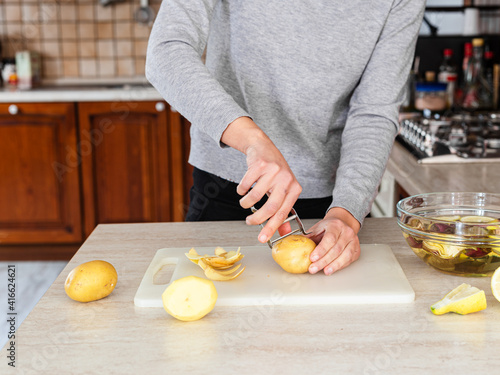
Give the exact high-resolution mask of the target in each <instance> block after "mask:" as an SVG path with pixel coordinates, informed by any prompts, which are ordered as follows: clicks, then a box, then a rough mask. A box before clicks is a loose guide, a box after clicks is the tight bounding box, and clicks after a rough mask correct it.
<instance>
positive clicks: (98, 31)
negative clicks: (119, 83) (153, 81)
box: [0, 0, 161, 80]
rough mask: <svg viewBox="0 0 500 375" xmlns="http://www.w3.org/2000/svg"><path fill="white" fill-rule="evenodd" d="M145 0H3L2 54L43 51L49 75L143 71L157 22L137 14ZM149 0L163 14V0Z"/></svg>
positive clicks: (55, 77)
mask: <svg viewBox="0 0 500 375" xmlns="http://www.w3.org/2000/svg"><path fill="white" fill-rule="evenodd" d="M140 3H141V2H140V0H122V1H121V2H116V3H112V4H111V5H108V6H105V7H104V6H102V5H101V1H100V0H0V41H1V43H2V48H3V52H2V56H3V57H11V56H14V55H15V52H16V51H20V50H31V51H37V52H39V53H40V54H41V56H42V78H43V79H46V80H64V79H72V80H74V79H82V80H83V79H111V78H136V77H143V76H144V64H145V59H146V47H147V42H148V37H149V33H150V31H151V26H150V25H143V24H140V23H138V22H136V21H135V19H134V15H135V12H136V11H137V9H138V8H139V7H140ZM149 3H150V6H151V8H152V9H153V11H154V13H155V14H157V13H158V9H159V7H160V4H161V0H149Z"/></svg>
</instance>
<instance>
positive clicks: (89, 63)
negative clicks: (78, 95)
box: [79, 59, 97, 78]
mask: <svg viewBox="0 0 500 375" xmlns="http://www.w3.org/2000/svg"><path fill="white" fill-rule="evenodd" d="M79 64H80V75H81V76H82V77H86V78H94V77H97V60H96V59H80V60H79Z"/></svg>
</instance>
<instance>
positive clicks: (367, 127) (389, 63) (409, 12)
mask: <svg viewBox="0 0 500 375" xmlns="http://www.w3.org/2000/svg"><path fill="white" fill-rule="evenodd" d="M424 8H425V1H424V0H396V1H395V2H394V5H393V7H392V9H391V11H390V13H389V15H388V17H387V19H386V22H385V25H384V27H383V29H382V32H381V34H380V36H379V40H378V42H377V44H376V47H375V48H374V50H373V52H372V55H371V58H370V60H369V62H368V64H367V66H366V68H365V71H364V73H363V75H362V77H361V79H360V81H359V84H358V86H357V87H356V89H355V90H354V92H353V94H352V96H351V99H350V102H349V111H348V116H347V121H346V125H345V128H344V131H343V134H342V149H341V158H340V163H339V168H338V170H337V176H336V183H335V188H334V190H333V201H332V204H331V206H330V208H332V207H342V208H344V209H346V210H347V211H349V212H350V213H351V214H352V215H353V216H354V217H355V218H356V219H357V220H358V221H359V222H360V223H363V220H364V218H365V217H366V215H367V214H368V213H369V212H370V209H371V205H372V203H373V200H374V199H375V196H376V194H377V188H378V185H379V183H380V181H381V179H382V175H383V173H384V170H385V167H386V164H387V160H388V158H389V155H390V153H391V149H392V145H393V142H394V138H395V136H396V134H397V131H398V112H399V106H400V104H401V102H402V100H403V93H404V87H405V84H406V81H407V79H408V74H409V71H410V68H411V64H412V62H413V57H414V51H415V45H416V40H417V37H418V32H419V29H420V25H421V22H422V17H423V14H424Z"/></svg>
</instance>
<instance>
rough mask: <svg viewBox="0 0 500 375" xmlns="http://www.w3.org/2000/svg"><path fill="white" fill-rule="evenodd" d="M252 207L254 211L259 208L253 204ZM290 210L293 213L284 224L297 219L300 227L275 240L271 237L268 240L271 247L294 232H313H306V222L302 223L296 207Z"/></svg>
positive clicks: (305, 233) (304, 233) (262, 225)
mask: <svg viewBox="0 0 500 375" xmlns="http://www.w3.org/2000/svg"><path fill="white" fill-rule="evenodd" d="M250 209H251V210H252V212H257V209H256V208H255V207H254V206H252V207H251V208H250ZM290 212H291V213H292V215H291V216H288V217H287V218H286V220H285V221H284V222H283V224H285V223H288V222H289V221H292V220H295V221H296V222H297V224H298V226H299V228H298V229H295V230H292V231H291V232H290V233H287V234H284V235H283V236H281V237H279V238H277V239H275V240H271V239H269V240H268V241H267V244H268V245H269V247H270V248H271V249H272V248H273V245H274V244H275V243H276V242H278V241H280V240H282V239H283V238H286V237H288V236H291V235H292V234H295V233H299V232H300V233H302V234H303V235H307V234H310V233H311V232H306V230H305V229H304V224H302V221H301V220H300V218H299V215H297V212H296V211H295V209H294V208H292V210H291V211H290ZM260 226H261V227H262V228H264V223H262V224H260Z"/></svg>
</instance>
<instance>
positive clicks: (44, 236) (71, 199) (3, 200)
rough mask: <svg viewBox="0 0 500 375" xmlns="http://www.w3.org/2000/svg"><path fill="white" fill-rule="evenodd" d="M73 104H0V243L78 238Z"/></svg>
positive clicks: (79, 220) (79, 219)
mask: <svg viewBox="0 0 500 375" xmlns="http://www.w3.org/2000/svg"><path fill="white" fill-rule="evenodd" d="M76 150H77V123H76V119H75V104H74V103H16V104H4V103H0V179H1V183H0V244H34V243H54V244H60V243H79V242H81V241H82V240H83V233H82V207H81V205H80V198H81V194H80V182H81V181H80V172H79V166H78V158H77V156H76Z"/></svg>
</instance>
